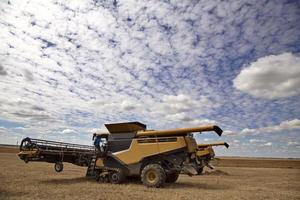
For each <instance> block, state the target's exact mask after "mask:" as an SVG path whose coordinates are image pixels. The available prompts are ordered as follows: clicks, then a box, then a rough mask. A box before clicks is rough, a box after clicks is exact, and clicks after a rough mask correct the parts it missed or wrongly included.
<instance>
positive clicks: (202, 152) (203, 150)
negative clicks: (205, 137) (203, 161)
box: [196, 148, 210, 157]
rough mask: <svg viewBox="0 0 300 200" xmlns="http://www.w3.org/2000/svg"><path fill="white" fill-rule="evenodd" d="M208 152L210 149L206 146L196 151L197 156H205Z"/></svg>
mask: <svg viewBox="0 0 300 200" xmlns="http://www.w3.org/2000/svg"><path fill="white" fill-rule="evenodd" d="M209 154H210V150H209V149H208V148H205V149H201V150H198V151H197V152H196V155H197V156H198V157H199V156H205V155H209Z"/></svg>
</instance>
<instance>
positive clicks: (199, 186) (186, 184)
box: [166, 182, 231, 190]
mask: <svg viewBox="0 0 300 200" xmlns="http://www.w3.org/2000/svg"><path fill="white" fill-rule="evenodd" d="M166 188H172V189H177V188H178V189H183V188H195V189H207V190H228V189H231V187H230V186H229V185H216V184H207V183H189V182H176V183H172V184H166Z"/></svg>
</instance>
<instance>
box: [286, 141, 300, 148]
mask: <svg viewBox="0 0 300 200" xmlns="http://www.w3.org/2000/svg"><path fill="white" fill-rule="evenodd" d="M287 145H288V146H292V147H298V146H300V143H299V142H296V141H289V142H288V144H287Z"/></svg>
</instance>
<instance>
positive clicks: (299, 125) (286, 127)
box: [238, 119, 300, 135]
mask: <svg viewBox="0 0 300 200" xmlns="http://www.w3.org/2000/svg"><path fill="white" fill-rule="evenodd" d="M297 129H300V120H299V119H293V120H290V121H283V122H281V123H280V124H279V125H275V126H266V127H261V128H257V129H248V128H245V129H243V130H242V131H240V132H239V133H238V134H241V135H258V134H261V133H274V132H283V131H290V130H297Z"/></svg>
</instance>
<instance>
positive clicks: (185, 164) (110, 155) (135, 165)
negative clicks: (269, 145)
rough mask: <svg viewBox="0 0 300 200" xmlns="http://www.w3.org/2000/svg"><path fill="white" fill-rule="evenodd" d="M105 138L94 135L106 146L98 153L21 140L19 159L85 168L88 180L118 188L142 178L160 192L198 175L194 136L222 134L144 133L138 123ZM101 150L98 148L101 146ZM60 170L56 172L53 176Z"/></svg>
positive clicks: (199, 129) (120, 125)
mask: <svg viewBox="0 0 300 200" xmlns="http://www.w3.org/2000/svg"><path fill="white" fill-rule="evenodd" d="M105 126H106V128H107V129H108V131H109V133H100V134H97V135H94V136H95V137H96V138H97V139H99V141H100V140H102V141H106V142H103V143H102V144H101V148H98V149H99V150H95V148H94V147H92V146H85V145H75V144H68V143H59V142H53V141H47V140H36V139H30V138H25V139H24V140H23V141H22V144H21V146H20V150H21V152H20V153H19V154H18V156H19V157H20V158H21V159H22V160H24V161H25V162H28V161H45V162H50V163H55V170H56V171H58V172H59V171H61V170H62V167H58V166H62V162H70V163H73V164H76V165H79V166H88V168H87V174H86V175H87V176H90V177H95V178H96V180H98V181H99V182H110V183H114V184H119V183H122V182H124V181H125V179H126V177H134V176H135V177H140V178H141V181H142V182H143V184H144V185H145V186H147V187H162V186H163V185H164V184H165V183H166V182H169V183H172V182H175V181H176V180H177V179H178V176H179V174H180V172H184V173H186V174H188V175H197V174H198V168H199V166H202V162H203V161H202V160H201V159H199V156H197V153H198V152H199V147H198V146H197V143H196V141H195V139H194V137H193V134H192V133H197V132H200V133H201V132H205V131H214V132H216V133H217V134H218V135H219V136H221V134H222V132H223V131H222V130H221V129H220V128H219V127H218V126H215V125H208V126H199V127H193V128H179V129H170V130H147V129H146V125H144V124H142V123H139V122H128V123H116V124H105ZM99 147H100V146H99ZM57 169H58V170H57Z"/></svg>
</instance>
